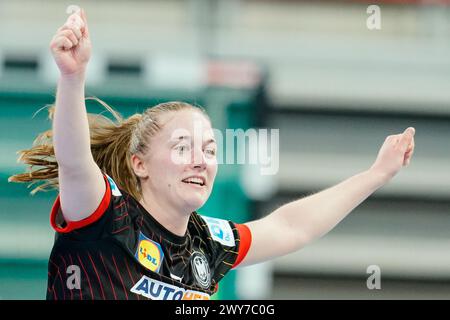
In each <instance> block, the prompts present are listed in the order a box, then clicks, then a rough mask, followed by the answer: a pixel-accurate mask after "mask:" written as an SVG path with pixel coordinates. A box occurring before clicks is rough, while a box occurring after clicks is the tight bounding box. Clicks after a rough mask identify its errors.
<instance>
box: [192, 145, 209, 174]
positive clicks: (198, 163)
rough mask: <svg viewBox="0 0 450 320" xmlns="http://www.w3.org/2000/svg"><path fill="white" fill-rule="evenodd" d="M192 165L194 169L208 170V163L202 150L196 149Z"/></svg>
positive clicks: (193, 153)
mask: <svg viewBox="0 0 450 320" xmlns="http://www.w3.org/2000/svg"><path fill="white" fill-rule="evenodd" d="M191 164H192V165H193V167H194V168H198V169H206V165H207V162H206V158H205V153H204V152H203V150H202V149H201V148H194V150H193V152H192V159H191Z"/></svg>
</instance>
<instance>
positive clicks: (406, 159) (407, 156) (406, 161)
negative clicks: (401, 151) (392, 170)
mask: <svg viewBox="0 0 450 320" xmlns="http://www.w3.org/2000/svg"><path fill="white" fill-rule="evenodd" d="M413 154H414V138H413V140H412V142H411V144H410V145H409V147H408V150H407V151H406V153H405V157H404V161H403V165H408V164H409V162H410V160H411V158H412V156H413Z"/></svg>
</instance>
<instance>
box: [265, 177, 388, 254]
mask: <svg viewBox="0 0 450 320" xmlns="http://www.w3.org/2000/svg"><path fill="white" fill-rule="evenodd" d="M388 180H389V177H387V176H384V175H382V174H380V173H377V172H375V171H374V170H368V171H364V172H362V173H359V174H356V175H354V176H352V177H350V178H348V179H346V180H345V181H343V182H341V183H339V184H337V185H335V186H333V187H331V188H328V189H325V190H323V191H321V192H319V193H316V194H313V195H311V196H308V197H305V198H303V199H299V200H296V201H293V202H290V203H288V204H286V205H283V206H281V207H280V208H278V209H277V210H276V211H274V212H273V213H272V215H273V217H272V218H274V220H278V221H282V222H283V225H284V226H285V227H286V229H287V232H289V233H290V234H291V235H292V238H293V239H298V243H297V244H296V243H294V244H293V245H294V247H295V248H293V249H297V247H301V246H303V245H304V243H303V242H305V239H307V241H308V242H309V241H312V240H314V239H316V238H318V237H321V236H322V235H324V234H326V233H327V232H329V231H330V230H331V229H333V228H334V227H335V226H336V225H337V224H338V223H339V222H340V221H341V220H342V219H344V218H345V217H346V216H347V215H348V214H349V213H350V212H351V211H352V210H353V209H354V208H356V207H357V206H358V205H359V204H360V203H361V202H363V201H364V200H365V199H366V198H367V197H369V196H370V195H371V194H372V193H373V192H375V191H376V190H377V189H378V188H380V187H381V186H383V185H384V184H386V183H387V182H388ZM296 235H298V237H296Z"/></svg>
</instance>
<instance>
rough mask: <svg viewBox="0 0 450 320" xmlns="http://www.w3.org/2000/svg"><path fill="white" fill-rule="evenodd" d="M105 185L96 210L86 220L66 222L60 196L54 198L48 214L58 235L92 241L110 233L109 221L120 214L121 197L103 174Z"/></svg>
mask: <svg viewBox="0 0 450 320" xmlns="http://www.w3.org/2000/svg"><path fill="white" fill-rule="evenodd" d="M103 178H104V180H105V184H106V190H105V194H104V196H103V198H102V200H101V202H100V204H99V205H98V207H97V209H96V210H95V211H94V212H93V213H92V214H90V215H89V216H88V217H87V218H85V219H83V220H80V221H66V220H65V219H64V216H63V213H62V209H61V202H60V196H59V195H58V197H57V198H56V200H55V202H54V204H53V206H52V209H51V213H50V224H51V226H52V227H53V229H54V230H55V231H56V232H57V233H58V234H63V235H67V236H70V237H71V238H75V239H76V240H87V241H93V240H98V239H99V238H101V237H102V236H103V235H106V234H108V233H109V232H110V229H111V220H113V221H114V219H115V217H116V216H117V215H120V214H121V210H120V209H121V208H120V207H119V206H118V204H119V203H122V202H123V196H122V193H121V192H120V190H119V189H118V187H117V185H116V184H115V182H114V181H113V180H112V179H111V178H110V177H109V176H108V175H106V174H103Z"/></svg>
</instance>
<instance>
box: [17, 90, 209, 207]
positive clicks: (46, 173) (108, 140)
mask: <svg viewBox="0 0 450 320" xmlns="http://www.w3.org/2000/svg"><path fill="white" fill-rule="evenodd" d="M86 100H95V101H97V102H98V103H100V104H101V105H102V106H103V107H104V108H105V109H106V110H108V111H109V112H110V113H111V115H112V116H113V118H114V120H115V121H114V120H111V119H109V118H107V117H105V116H103V115H101V114H91V113H88V122H89V132H90V140H91V152H92V156H93V158H94V160H95V162H96V163H97V165H98V166H99V168H100V169H101V170H102V172H104V173H106V174H107V175H109V176H110V177H112V178H113V179H114V181H115V182H116V183H117V185H118V187H119V188H121V189H123V190H124V191H125V192H127V193H128V194H130V195H131V196H133V197H134V198H135V199H138V200H140V199H141V197H142V190H141V185H140V180H139V178H138V177H137V176H136V175H135V174H134V171H133V168H132V166H131V156H132V155H133V154H140V155H145V154H147V152H149V151H150V150H151V149H150V145H149V141H150V138H151V137H153V136H154V135H155V134H156V133H157V132H158V131H159V130H160V129H161V127H162V125H163V124H162V123H161V120H160V119H161V115H163V114H166V113H168V112H176V111H181V110H189V109H190V110H196V111H200V112H201V113H202V114H203V115H204V116H205V117H206V118H207V119H208V120H209V121H210V119H209V117H208V115H207V114H206V111H205V110H204V109H203V108H202V107H199V106H193V105H191V104H189V103H185V102H179V101H172V102H165V103H161V104H158V105H156V106H154V107H150V108H147V109H146V110H145V111H144V112H143V113H142V114H140V113H136V114H134V115H132V116H130V117H128V118H126V119H124V118H123V117H122V116H121V115H120V113H118V112H117V111H115V110H114V109H113V108H112V107H110V106H109V105H108V104H106V103H105V102H104V101H102V100H100V99H98V98H96V97H89V98H86ZM48 112H49V119H50V120H52V119H53V115H54V112H55V106H54V105H49V106H48ZM52 137H53V132H52V130H48V131H45V132H43V133H41V134H39V135H38V136H37V138H36V139H35V140H34V142H33V146H32V148H31V149H26V150H20V151H18V154H19V158H18V161H19V162H22V163H24V164H26V165H28V168H27V169H28V170H27V172H25V173H20V174H15V175H13V176H11V177H9V179H8V181H10V182H24V183H30V185H29V187H31V186H32V185H34V184H36V183H38V182H42V183H41V184H40V185H39V186H37V187H36V188H34V189H33V190H32V191H31V194H35V193H36V192H38V191H48V190H51V189H58V187H59V186H58V162H57V161H56V158H55V153H54V148H53V142H52ZM36 167H38V168H36Z"/></svg>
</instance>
